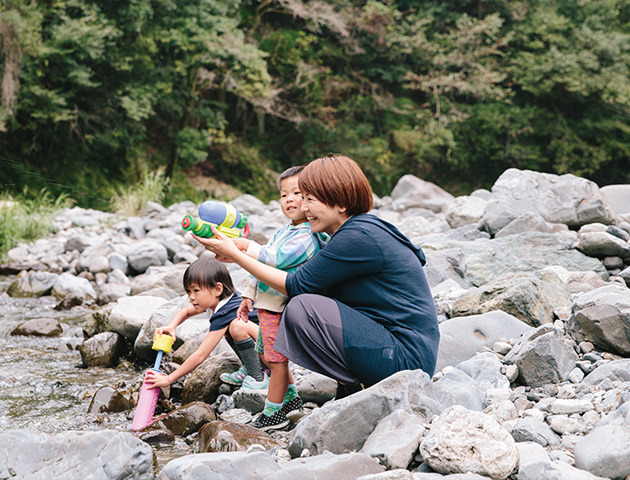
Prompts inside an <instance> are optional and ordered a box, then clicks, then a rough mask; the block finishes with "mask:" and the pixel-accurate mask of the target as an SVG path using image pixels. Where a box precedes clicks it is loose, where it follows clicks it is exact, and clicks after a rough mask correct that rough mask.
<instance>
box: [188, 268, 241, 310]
mask: <svg viewBox="0 0 630 480" xmlns="http://www.w3.org/2000/svg"><path fill="white" fill-rule="evenodd" d="M193 283H196V284H197V285H199V287H201V288H212V287H214V286H215V285H216V284H217V283H221V284H222V285H223V292H221V296H220V297H219V298H220V299H221V300H223V299H224V298H227V297H229V296H230V295H232V294H233V293H235V292H236V289H235V288H234V284H233V283H232V277H231V276H230V272H229V271H228V269H227V268H226V267H225V265H223V264H222V263H221V262H219V261H218V260H215V259H213V258H207V257H204V258H200V259H198V260H195V261H194V262H193V263H191V264H190V265H189V266H188V268H187V269H186V271H185V272H184V290H188V288H189V287H190V285H192V284H193Z"/></svg>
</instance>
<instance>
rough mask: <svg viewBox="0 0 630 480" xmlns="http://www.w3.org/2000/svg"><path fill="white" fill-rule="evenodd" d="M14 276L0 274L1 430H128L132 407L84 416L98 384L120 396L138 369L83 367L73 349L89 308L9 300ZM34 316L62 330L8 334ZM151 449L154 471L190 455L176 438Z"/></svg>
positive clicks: (43, 299) (50, 300)
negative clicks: (37, 334)
mask: <svg viewBox="0 0 630 480" xmlns="http://www.w3.org/2000/svg"><path fill="white" fill-rule="evenodd" d="M13 280H14V278H12V277H0V431H6V430H11V429H30V430H35V431H38V432H44V433H52V434H54V433H59V432H62V431H67V430H99V429H108V430H119V431H125V432H130V431H131V430H130V429H131V421H132V418H133V410H130V411H126V412H120V413H99V414H88V409H89V406H90V402H91V400H92V397H93V396H94V393H95V392H96V391H97V390H98V389H99V388H101V387H116V388H117V389H119V391H121V393H123V394H125V393H126V392H129V391H130V390H131V387H132V386H133V385H134V384H136V383H137V382H138V379H139V378H141V375H142V372H141V371H140V370H138V369H137V368H135V367H134V366H133V365H131V364H129V365H128V366H126V367H122V368H100V367H91V368H82V367H81V354H80V353H79V351H78V350H76V347H77V346H78V345H79V344H80V343H81V342H82V340H83V333H82V326H83V324H84V323H85V321H86V320H87V319H88V318H89V316H90V314H91V310H90V309H89V308H87V307H73V308H72V309H70V310H61V311H57V310H55V309H54V307H55V305H57V303H58V301H57V300H56V299H55V298H53V297H39V298H12V297H10V296H9V295H8V294H7V293H6V291H7V289H8V287H9V285H10V284H11V282H12V281H13ZM34 318H54V319H56V320H57V321H59V323H60V324H61V326H62V328H63V333H62V334H61V336H59V337H35V336H14V335H10V332H11V331H12V330H13V329H14V328H15V327H17V326H18V325H20V324H22V323H24V322H25V321H27V320H30V319H34ZM69 346H70V347H69ZM123 365H124V364H123ZM127 396H128V395H127ZM155 451H156V456H157V462H158V470H159V468H161V466H163V465H164V464H165V463H166V462H167V461H168V460H170V459H172V458H174V457H176V456H179V455H181V454H185V453H190V449H189V447H188V446H187V445H186V444H185V442H183V440H181V439H178V440H177V441H176V442H175V443H174V444H171V445H165V446H161V447H158V448H155ZM156 471H157V470H156Z"/></svg>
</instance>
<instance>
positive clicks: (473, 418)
mask: <svg viewBox="0 0 630 480" xmlns="http://www.w3.org/2000/svg"><path fill="white" fill-rule="evenodd" d="M420 454H421V455H422V459H423V460H424V461H425V462H426V463H427V464H428V465H429V466H430V467H431V468H432V469H433V470H435V471H436V472H439V473H441V474H450V473H468V472H470V473H476V474H479V475H484V476H487V477H490V478H493V479H495V480H499V479H501V480H503V479H506V478H507V477H508V476H509V475H510V474H511V473H512V472H514V471H516V470H517V469H518V465H519V453H518V449H517V448H516V442H515V441H514V439H513V438H512V437H511V436H510V434H509V433H508V432H507V431H506V430H505V429H504V428H503V427H502V426H501V425H500V424H499V423H498V422H497V421H496V420H494V419H493V418H492V417H490V416H489V415H486V414H484V413H480V412H472V411H470V410H467V409H465V408H463V407H461V406H459V405H456V406H453V407H450V408H448V409H447V410H445V411H444V412H443V413H442V414H441V415H440V416H439V417H438V418H437V420H435V421H433V423H432V424H431V428H430V430H429V433H428V434H427V436H426V437H425V438H424V440H423V441H422V443H421V444H420Z"/></svg>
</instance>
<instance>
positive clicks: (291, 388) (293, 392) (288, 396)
mask: <svg viewBox="0 0 630 480" xmlns="http://www.w3.org/2000/svg"><path fill="white" fill-rule="evenodd" d="M297 396H298V390H297V387H296V386H295V383H289V385H288V386H287V393H285V394H284V400H283V401H282V403H287V402H290V401H291V400H293V399H294V398H295V397H297Z"/></svg>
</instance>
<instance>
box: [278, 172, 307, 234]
mask: <svg viewBox="0 0 630 480" xmlns="http://www.w3.org/2000/svg"><path fill="white" fill-rule="evenodd" d="M280 208H282V213H284V214H285V215H286V216H287V217H289V219H290V220H291V223H292V224H293V225H299V224H300V223H304V222H306V215H304V212H303V211H302V193H301V192H300V187H299V186H298V177H297V175H294V176H292V177H287V178H285V179H284V180H282V181H281V182H280Z"/></svg>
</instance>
